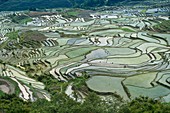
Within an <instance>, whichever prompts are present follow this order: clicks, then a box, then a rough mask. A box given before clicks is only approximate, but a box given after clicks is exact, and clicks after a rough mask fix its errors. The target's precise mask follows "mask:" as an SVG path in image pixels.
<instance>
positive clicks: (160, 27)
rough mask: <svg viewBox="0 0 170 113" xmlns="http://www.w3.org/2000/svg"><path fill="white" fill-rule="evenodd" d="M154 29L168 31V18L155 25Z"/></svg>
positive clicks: (169, 28)
mask: <svg viewBox="0 0 170 113" xmlns="http://www.w3.org/2000/svg"><path fill="white" fill-rule="evenodd" d="M154 29H155V30H156V31H158V32H170V20H166V21H163V22H162V23H160V24H158V25H155V26H154Z"/></svg>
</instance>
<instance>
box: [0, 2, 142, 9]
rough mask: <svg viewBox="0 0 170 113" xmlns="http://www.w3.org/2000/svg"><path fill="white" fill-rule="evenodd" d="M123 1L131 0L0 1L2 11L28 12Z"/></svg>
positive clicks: (112, 3)
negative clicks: (32, 9) (35, 9)
mask: <svg viewBox="0 0 170 113" xmlns="http://www.w3.org/2000/svg"><path fill="white" fill-rule="evenodd" d="M122 1H129V0H0V11H11V10H14V11H15V10H28V9H31V8H40V9H41V8H64V7H67V8H70V7H80V8H86V7H100V6H104V5H108V6H109V5H114V4H115V3H119V2H122ZM131 1H134V0H131ZM135 1H142V0H135Z"/></svg>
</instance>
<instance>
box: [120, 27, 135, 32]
mask: <svg viewBox="0 0 170 113" xmlns="http://www.w3.org/2000/svg"><path fill="white" fill-rule="evenodd" d="M121 30H123V31H125V32H134V31H133V30H131V29H128V28H121Z"/></svg>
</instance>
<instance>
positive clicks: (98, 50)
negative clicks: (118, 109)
mask: <svg viewBox="0 0 170 113" xmlns="http://www.w3.org/2000/svg"><path fill="white" fill-rule="evenodd" d="M155 1H156V0H155ZM155 1H154V0H150V1H149V0H145V2H146V3H145V2H144V1H143V2H144V3H143V2H137V3H136V2H135V1H133V0H132V1H130V2H128V3H126V2H120V3H119V4H117V5H113V6H99V7H91V8H90V7H88V8H84V7H85V6H84V7H83V5H81V6H82V7H74V8H70V7H69V8H52V9H50V8H49V9H41V8H37V9H36V10H32V9H30V10H23V11H1V12H0V97H3V96H4V95H6V94H8V95H16V97H19V98H20V99H22V100H23V101H24V102H27V101H29V102H36V101H37V100H39V99H44V100H47V101H52V99H53V94H56V95H58V94H64V95H65V96H66V97H67V98H69V99H72V100H73V101H74V102H78V103H83V102H84V101H86V97H88V95H89V94H91V93H95V94H96V95H97V96H99V97H100V98H101V99H102V100H105V99H106V98H114V100H117V101H120V102H122V101H123V102H131V101H132V100H134V99H136V98H138V97H141V96H142V97H148V98H151V99H153V100H159V101H161V102H163V103H169V102H170V20H169V19H170V17H169V15H170V8H169V6H170V1H169V0H162V2H161V1H156V2H155ZM77 3H78V2H77ZM124 3H126V5H124V6H123V5H122V4H124ZM158 4H159V5H158ZM167 4H169V5H167ZM0 105H1V104H0ZM0 108H1V107H0ZM0 112H2V113H4V112H5V113H6V112H7V111H4V112H3V111H1V109H0ZM58 112H59V113H60V112H61V111H58ZM61 113H65V112H61ZM77 113H79V112H77ZM80 113H81V112H80ZM82 113H84V112H82ZM86 113H90V112H86ZM91 113H92V112H91ZM94 113H99V112H94ZM108 113H109V112H108ZM110 113H111V112H110ZM112 113H114V112H112ZM134 113H137V112H134ZM154 113H155V112H154ZM167 113H168V112H167Z"/></svg>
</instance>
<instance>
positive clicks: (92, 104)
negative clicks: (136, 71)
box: [0, 93, 170, 113]
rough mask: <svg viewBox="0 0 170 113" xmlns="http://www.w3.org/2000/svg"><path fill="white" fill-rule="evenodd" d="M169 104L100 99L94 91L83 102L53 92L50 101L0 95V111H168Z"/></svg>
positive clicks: (153, 101)
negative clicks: (30, 100)
mask: <svg viewBox="0 0 170 113" xmlns="http://www.w3.org/2000/svg"><path fill="white" fill-rule="evenodd" d="M169 111H170V106H169V104H164V103H161V102H159V101H158V100H153V99H150V98H147V97H139V98H136V99H134V100H132V101H131V102H121V101H120V100H115V99H108V100H102V99H101V98H99V97H98V96H97V95H96V94H95V93H91V94H89V95H88V96H87V97H86V98H85V101H84V102H83V103H79V102H76V101H74V100H72V99H70V98H68V97H67V96H66V95H65V94H60V93H58V94H55V95H54V96H53V97H52V100H51V101H47V100H45V99H38V100H37V101H35V102H34V103H32V102H28V101H23V100H22V99H20V98H18V97H16V96H15V95H4V96H2V97H0V113H169Z"/></svg>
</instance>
